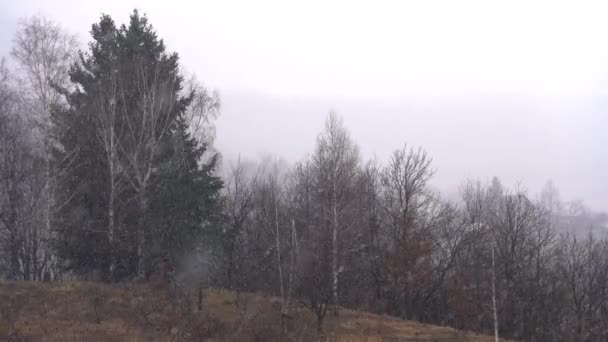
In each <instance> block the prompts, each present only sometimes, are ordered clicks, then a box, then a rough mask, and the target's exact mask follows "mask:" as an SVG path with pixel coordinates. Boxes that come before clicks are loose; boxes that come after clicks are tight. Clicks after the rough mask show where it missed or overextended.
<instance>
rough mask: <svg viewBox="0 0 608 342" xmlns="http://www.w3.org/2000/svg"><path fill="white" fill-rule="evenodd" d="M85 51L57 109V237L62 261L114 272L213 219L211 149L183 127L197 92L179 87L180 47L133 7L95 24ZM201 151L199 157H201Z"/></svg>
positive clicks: (187, 243)
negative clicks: (125, 20) (124, 15)
mask: <svg viewBox="0 0 608 342" xmlns="http://www.w3.org/2000/svg"><path fill="white" fill-rule="evenodd" d="M91 35H92V38H93V41H92V42H91V43H90V44H89V51H87V52H84V53H81V54H80V60H79V62H77V63H76V64H75V65H73V66H72V68H71V70H70V79H71V81H72V83H73V85H74V87H73V88H74V90H73V91H66V90H64V93H65V95H66V97H67V100H68V103H69V109H68V110H64V111H56V112H55V113H54V120H55V122H56V127H57V131H56V133H57V139H58V141H59V142H60V143H59V147H58V148H56V151H55V152H56V154H57V160H58V161H61V163H63V170H64V172H63V173H62V176H61V177H60V180H59V181H58V182H59V187H58V194H57V197H58V198H59V200H58V201H59V202H64V203H65V204H64V205H63V206H62V207H60V210H59V211H58V213H57V215H56V221H57V224H56V227H59V228H58V229H57V232H56V241H55V242H56V243H55V246H56V247H57V250H58V254H59V255H60V257H61V258H62V259H63V260H64V261H65V266H66V267H67V268H69V269H72V270H74V271H75V272H77V273H89V272H90V271H91V270H94V271H97V272H99V273H100V276H101V277H102V278H104V279H116V278H122V277H125V276H131V275H134V274H135V273H137V274H138V275H140V276H141V275H143V274H145V273H146V272H147V271H151V270H153V264H154V262H155V261H156V260H157V258H167V257H168V258H169V259H170V260H171V261H173V262H177V261H178V259H179V257H180V256H183V255H184V254H188V253H190V252H191V251H192V249H193V248H194V247H195V243H197V242H200V239H199V237H200V236H201V234H202V232H203V230H202V229H203V228H204V227H209V226H211V225H213V224H214V222H215V221H214V220H215V217H216V215H215V213H216V212H217V211H219V210H218V208H217V206H218V193H219V190H220V189H221V187H222V183H221V181H220V179H219V178H217V177H216V176H215V175H214V169H215V165H216V161H217V156H216V155H211V156H205V153H206V152H207V144H206V143H205V142H203V141H199V140H197V139H196V138H194V137H192V136H190V134H189V133H188V130H189V127H188V125H187V122H189V121H188V120H187V117H186V115H187V113H188V108H189V106H190V104H191V103H192V99H193V98H194V96H195V95H196V94H194V93H188V94H185V95H184V94H182V93H183V90H182V82H183V77H182V76H181V74H180V71H179V63H178V62H179V58H178V55H177V54H175V53H173V54H168V53H167V52H166V50H165V46H164V43H163V41H162V40H161V39H159V38H158V37H157V35H156V32H155V31H154V29H153V28H152V26H151V25H150V24H149V23H148V20H147V18H146V16H140V15H139V14H138V12H137V11H134V12H133V14H132V15H131V20H130V23H129V25H128V26H125V25H122V26H121V27H120V28H117V27H116V25H115V24H114V21H113V20H112V19H111V18H110V17H109V16H107V15H104V16H102V17H101V20H100V22H99V23H97V24H94V25H93V28H92V31H91ZM203 157H205V158H203Z"/></svg>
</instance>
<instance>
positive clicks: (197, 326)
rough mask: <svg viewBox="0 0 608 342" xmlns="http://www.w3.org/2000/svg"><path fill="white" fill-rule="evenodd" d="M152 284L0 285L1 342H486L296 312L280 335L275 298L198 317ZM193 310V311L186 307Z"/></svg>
mask: <svg viewBox="0 0 608 342" xmlns="http://www.w3.org/2000/svg"><path fill="white" fill-rule="evenodd" d="M174 292H175V291H170V290H168V289H166V288H164V287H163V286H160V285H153V284H150V283H148V284H134V283H130V284H120V285H101V284H97V283H87V282H70V283H61V284H41V283H0V339H1V340H2V341H92V340H94V341H319V340H326V341H369V342H372V341H491V338H489V337H486V336H480V335H475V334H471V333H465V332H461V331H458V330H455V329H451V328H445V327H438V326H432V325H425V324H420V323H415V322H410V321H401V320H397V319H394V318H390V317H385V316H378V315H373V314H368V313H362V312H355V311H350V310H343V311H341V315H340V316H339V317H337V318H333V317H329V314H328V317H327V318H326V325H325V331H326V335H325V336H319V335H317V333H316V330H315V321H314V317H313V316H312V315H311V314H310V313H309V312H307V311H306V310H304V309H293V310H292V311H291V314H290V317H291V318H290V319H288V322H286V323H285V326H286V329H285V330H286V333H284V334H283V333H282V332H281V323H280V321H281V320H280V304H279V301H278V300H277V299H276V298H272V297H266V296H260V295H253V294H241V295H239V296H237V295H236V294H234V293H231V292H228V291H225V290H210V291H208V293H207V296H206V298H205V301H204V306H203V310H202V311H198V310H197V308H196V305H194V304H190V303H187V301H186V300H185V299H184V298H185V296H184V295H175V294H172V293H174ZM188 306H190V309H189V308H188Z"/></svg>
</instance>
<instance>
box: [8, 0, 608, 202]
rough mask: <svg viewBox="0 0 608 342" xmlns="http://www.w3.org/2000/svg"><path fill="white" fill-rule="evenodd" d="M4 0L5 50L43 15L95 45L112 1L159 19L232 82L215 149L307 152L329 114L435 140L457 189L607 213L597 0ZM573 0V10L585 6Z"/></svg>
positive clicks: (374, 150) (607, 37)
mask: <svg viewBox="0 0 608 342" xmlns="http://www.w3.org/2000/svg"><path fill="white" fill-rule="evenodd" d="M487 3H488V2H485V1H473V2H471V1H464V2H458V5H456V4H455V3H452V2H447V1H446V2H436V1H431V2H428V1H424V2H422V1H420V2H417V3H410V4H408V5H403V4H398V3H397V2H395V3H393V2H380V3H376V2H374V4H373V7H371V5H372V4H371V3H368V4H367V5H369V6H367V5H365V4H361V3H355V4H353V3H351V2H332V4H331V5H328V4H325V3H324V2H311V3H309V2H306V4H301V5H288V4H286V3H284V2H263V1H262V2H257V1H256V2H252V3H249V2H200V3H198V4H190V3H186V2H183V3H182V2H175V3H174V4H173V6H167V3H166V2H160V1H145V2H144V1H139V2H138V1H106V2H104V3H103V6H101V4H89V3H88V2H84V1H80V2H72V1H52V2H50V1H27V2H25V1H22V2H12V1H3V2H1V3H0V54H1V55H2V56H8V51H9V49H10V43H11V37H12V34H13V32H14V30H15V28H16V24H17V20H18V18H20V17H24V16H31V15H35V14H42V15H46V16H49V17H50V18H52V19H55V20H57V21H59V22H61V24H62V25H63V27H64V28H65V29H67V30H68V31H70V32H73V33H76V34H77V35H78V38H79V40H80V41H81V43H82V44H84V43H85V42H86V41H87V40H88V39H89V36H88V31H89V29H90V24H91V23H92V22H95V21H96V20H97V19H98V18H99V16H100V14H101V12H104V13H107V14H110V15H112V17H113V18H114V19H115V20H116V21H117V22H118V23H121V22H124V21H126V19H127V15H128V13H130V11H131V10H132V9H133V8H139V9H140V10H141V11H142V12H145V13H147V14H148V16H149V17H150V20H151V21H152V23H153V24H154V26H155V27H156V29H157V30H158V32H159V34H160V36H161V37H163V38H164V39H165V41H166V44H167V46H168V48H169V50H171V51H177V52H179V54H180V57H181V58H182V64H183V65H185V66H187V68H188V70H187V71H188V72H191V73H195V74H196V75H197V76H198V78H199V79H201V80H202V81H204V82H205V84H206V86H208V87H211V88H214V89H217V90H218V91H219V94H220V97H221V101H222V110H221V115H220V118H219V120H218V122H217V140H216V148H217V149H218V150H219V151H220V152H221V153H222V154H223V155H224V156H225V158H224V160H230V159H232V158H235V157H236V156H238V155H241V156H245V157H248V158H256V157H258V156H261V155H267V154H273V155H278V156H280V157H282V158H284V159H286V160H287V161H291V162H293V161H296V160H298V159H299V158H301V157H302V156H304V155H305V154H306V153H307V152H309V151H311V150H312V148H313V146H314V141H315V137H316V134H317V133H318V132H319V131H320V130H321V128H322V125H323V120H324V118H325V116H326V115H327V113H328V112H329V111H330V110H334V111H336V112H337V113H338V114H340V115H341V116H342V117H343V118H344V121H345V124H346V126H347V127H348V128H349V129H350V131H351V134H352V136H353V138H354V139H355V141H356V142H357V143H358V145H359V147H360V149H361V151H362V154H363V155H364V157H366V158H374V157H375V158H377V159H379V160H385V159H386V158H387V156H388V155H389V154H390V152H391V151H392V150H393V149H395V148H398V147H400V146H402V145H403V144H404V143H407V144H408V145H412V146H422V147H423V148H425V149H426V150H427V151H428V152H429V154H430V155H431V156H432V157H433V161H434V163H433V165H434V168H435V169H436V170H437V173H436V176H435V177H434V181H433V184H434V185H435V186H436V187H438V188H439V189H441V190H442V191H443V192H444V193H446V194H447V195H448V196H450V194H453V193H455V192H456V191H457V189H458V185H459V184H460V183H461V182H462V181H463V180H464V179H465V178H468V177H472V178H481V179H489V178H491V177H492V176H498V177H499V178H500V179H502V180H503V181H504V183H505V184H507V185H510V186H514V185H515V184H518V183H521V184H522V185H524V186H525V187H527V188H528V189H529V190H530V191H531V192H533V193H536V192H538V191H539V189H540V187H541V186H542V185H543V184H544V183H545V182H546V181H547V180H553V182H554V183H555V184H556V185H557V186H558V188H559V189H560V192H561V195H562V197H563V198H564V199H584V200H585V202H586V203H587V204H588V205H590V206H591V207H593V208H594V209H597V210H608V196H607V195H606V193H607V192H608V180H606V177H605V174H606V171H608V156H607V155H606V153H605V151H604V147H605V146H606V145H607V143H608V138H607V137H606V135H605V133H604V130H605V129H604V128H605V127H608V126H607V124H608V116H607V115H606V111H607V110H608V101H607V98H606V95H605V94H606V90H607V89H608V82H606V79H607V77H608V62H606V61H608V58H606V57H608V53H607V52H608V23H606V21H605V20H604V18H603V13H605V10H606V8H605V5H604V4H602V3H600V2H598V3H592V2H584V4H581V3H580V2H578V1H571V2H560V3H559V4H557V3H555V2H552V1H539V2H534V3H533V4H530V3H529V2H519V1H515V2H509V3H508V4H506V3H505V4H502V5H497V4H494V5H492V6H489V5H486V4H487ZM575 5H576V7H574V6H575Z"/></svg>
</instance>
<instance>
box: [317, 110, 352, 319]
mask: <svg viewBox="0 0 608 342" xmlns="http://www.w3.org/2000/svg"><path fill="white" fill-rule="evenodd" d="M359 164H360V157H359V150H358V148H357V146H356V145H355V144H354V143H353V141H352V140H351V138H350V135H349V134H348V132H347V131H346V129H345V127H344V124H343V122H342V119H341V118H340V117H338V116H337V115H336V114H335V113H334V112H330V114H329V116H328V117H327V119H326V121H325V129H324V131H323V132H322V133H321V134H320V135H319V136H318V138H317V147H316V151H315V154H314V156H313V165H314V168H315V173H316V175H315V177H316V182H317V188H318V190H317V191H318V192H317V193H318V195H319V196H320V200H321V201H322V203H323V204H324V206H323V207H322V208H321V209H322V210H323V213H324V220H325V224H326V225H327V227H328V228H329V230H330V231H331V279H332V304H333V310H332V312H333V314H334V315H337V314H338V305H339V295H338V289H339V288H338V280H339V274H340V272H341V271H342V270H343V269H344V265H341V264H340V261H341V260H340V259H341V256H340V251H341V250H344V249H343V248H342V247H341V246H340V242H342V243H343V240H342V239H341V238H340V235H341V234H342V233H343V232H344V230H346V229H348V228H349V227H348V223H349V222H348V220H347V218H348V213H349V210H350V209H351V208H352V206H351V204H352V202H353V199H354V193H355V188H354V187H355V185H356V177H357V174H358V172H359Z"/></svg>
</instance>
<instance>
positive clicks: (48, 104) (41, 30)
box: [11, 17, 78, 279]
mask: <svg viewBox="0 0 608 342" xmlns="http://www.w3.org/2000/svg"><path fill="white" fill-rule="evenodd" d="M18 25H19V26H18V29H17V32H16V33H15V36H14V39H13V48H12V50H11V55H12V57H13V58H14V59H15V60H16V61H17V65H18V67H19V68H18V70H19V73H17V79H18V81H19V84H20V89H19V91H20V96H21V97H22V99H23V100H24V105H25V106H26V108H27V109H26V110H25V112H26V113H27V114H28V117H29V120H31V122H32V127H33V128H34V135H33V138H34V141H35V145H34V146H35V149H34V151H35V152H36V156H37V157H38V158H40V159H41V160H42V161H43V168H42V173H41V178H42V179H41V181H40V183H41V184H40V185H39V187H40V190H39V191H38V192H40V193H39V194H38V195H37V196H36V201H37V202H38V204H40V207H32V209H34V210H36V211H35V212H40V211H41V213H40V214H41V215H42V220H43V222H44V224H43V228H42V229H39V228H38V223H34V224H33V225H32V226H30V227H29V228H30V229H31V231H32V238H35V239H36V240H37V241H31V242H30V244H31V245H32V247H33V249H32V256H31V258H32V262H33V263H34V268H39V266H40V265H41V264H48V263H49V262H50V263H52V264H54V263H55V261H56V260H55V259H56V258H54V257H53V256H52V255H51V250H50V247H49V246H48V240H49V238H50V234H51V216H52V211H53V205H54V204H53V195H52V194H53V191H54V190H53V189H54V188H53V187H54V184H53V183H54V179H55V178H56V173H57V170H54V169H53V163H52V162H51V159H52V157H51V148H52V145H53V144H54V142H53V139H52V124H51V119H50V115H51V111H52V110H53V108H56V107H57V106H59V105H62V104H63V103H64V99H63V97H62V95H61V94H60V92H59V91H58V89H59V88H67V87H69V76H68V70H69V68H70V66H71V64H72V62H73V61H74V60H75V57H76V50H77V47H78V44H77V41H76V39H75V37H74V36H72V35H70V34H67V33H66V32H65V31H64V30H63V29H62V28H61V26H59V25H58V24H57V23H55V22H53V21H51V20H49V19H48V18H45V17H30V18H24V19H21V20H20V21H19V24H18ZM37 264H38V265H37ZM50 266H52V265H50ZM51 271H52V272H55V271H56V270H51ZM36 278H37V277H36V276H34V279H36Z"/></svg>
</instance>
